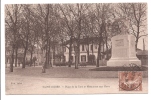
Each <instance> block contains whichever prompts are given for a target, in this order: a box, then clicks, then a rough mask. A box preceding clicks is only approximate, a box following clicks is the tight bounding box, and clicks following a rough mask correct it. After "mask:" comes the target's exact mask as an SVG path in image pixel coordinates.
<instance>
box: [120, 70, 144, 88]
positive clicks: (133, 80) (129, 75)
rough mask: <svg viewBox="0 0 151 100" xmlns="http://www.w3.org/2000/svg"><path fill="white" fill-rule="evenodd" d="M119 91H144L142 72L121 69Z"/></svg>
mask: <svg viewBox="0 0 151 100" xmlns="http://www.w3.org/2000/svg"><path fill="white" fill-rule="evenodd" d="M119 91H142V72H141V71H120V72H119Z"/></svg>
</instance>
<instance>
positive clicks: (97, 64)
mask: <svg viewBox="0 0 151 100" xmlns="http://www.w3.org/2000/svg"><path fill="white" fill-rule="evenodd" d="M100 50H101V42H99V47H98V56H97V62H96V67H99V60H100Z"/></svg>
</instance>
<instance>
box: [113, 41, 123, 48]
mask: <svg viewBox="0 0 151 100" xmlns="http://www.w3.org/2000/svg"><path fill="white" fill-rule="evenodd" d="M115 46H117V47H119V46H124V41H123V39H120V40H116V43H115Z"/></svg>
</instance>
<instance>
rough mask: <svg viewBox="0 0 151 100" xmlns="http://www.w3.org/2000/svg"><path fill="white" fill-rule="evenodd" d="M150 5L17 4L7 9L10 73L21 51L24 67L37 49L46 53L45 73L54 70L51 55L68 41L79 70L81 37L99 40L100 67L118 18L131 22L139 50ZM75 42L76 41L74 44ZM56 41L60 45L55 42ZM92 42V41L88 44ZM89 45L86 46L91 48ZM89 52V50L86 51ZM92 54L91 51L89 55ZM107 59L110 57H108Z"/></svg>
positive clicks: (144, 33) (131, 31)
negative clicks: (50, 69) (139, 41)
mask: <svg viewBox="0 0 151 100" xmlns="http://www.w3.org/2000/svg"><path fill="white" fill-rule="evenodd" d="M146 9H147V4H145V3H122V4H110V3H108V4H106V3H100V4H34V5H32V4H14V5H5V22H6V23H5V29H6V32H5V36H6V43H7V42H10V43H11V44H10V46H11V48H12V50H11V51H12V52H11V53H12V54H11V63H10V71H11V72H13V63H14V58H15V57H14V54H16V55H15V56H16V57H17V52H18V48H20V47H21V48H24V57H23V66H22V68H25V58H26V54H27V51H30V52H31V58H32V54H33V51H34V47H35V45H38V46H39V47H40V48H41V49H42V50H44V51H45V53H46V54H45V64H44V67H43V72H45V69H46V68H48V67H49V66H51V65H52V64H51V61H50V55H52V53H53V52H54V51H55V50H54V48H55V45H57V44H60V43H63V42H64V41H66V40H69V41H70V42H69V46H68V49H69V61H68V62H69V67H71V51H72V45H74V46H75V52H76V53H75V54H76V64H75V68H78V63H79V57H80V39H81V38H82V37H85V38H87V40H88V39H89V38H90V37H94V36H95V37H98V38H99V39H98V40H99V41H97V43H98V45H99V47H98V56H97V65H96V66H97V67H99V59H100V55H101V52H100V50H101V49H102V46H101V45H105V46H106V50H108V49H109V46H110V44H109V42H108V41H110V39H111V37H112V36H114V34H113V33H114V32H117V33H118V30H119V29H117V30H115V28H113V22H114V21H115V20H117V19H119V18H125V19H127V20H128V21H129V26H130V27H129V33H131V34H133V35H134V36H135V37H136V48H137V44H138V40H139V38H141V37H142V36H146V35H147V32H146V27H147V26H146V25H147V21H146V19H147V16H146ZM75 40H76V41H75ZM56 41H57V42H56ZM88 41H89V40H88ZM89 44H90V42H87V46H88V47H89ZM87 50H89V49H87ZM88 53H89V51H88ZM107 56H108V54H107Z"/></svg>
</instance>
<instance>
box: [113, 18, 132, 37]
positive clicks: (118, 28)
mask: <svg viewBox="0 0 151 100" xmlns="http://www.w3.org/2000/svg"><path fill="white" fill-rule="evenodd" d="M128 29H129V25H128V21H127V20H126V19H125V18H119V19H116V20H115V21H114V22H113V24H112V32H113V36H115V35H118V34H129V32H128Z"/></svg>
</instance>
